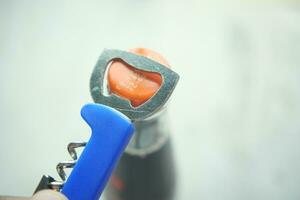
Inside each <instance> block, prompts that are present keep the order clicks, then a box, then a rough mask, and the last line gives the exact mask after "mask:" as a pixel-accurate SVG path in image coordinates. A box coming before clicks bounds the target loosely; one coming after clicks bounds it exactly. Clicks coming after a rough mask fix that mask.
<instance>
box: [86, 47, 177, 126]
mask: <svg viewBox="0 0 300 200" xmlns="http://www.w3.org/2000/svg"><path fill="white" fill-rule="evenodd" d="M114 59H121V60H122V61H123V62H125V63H127V64H128V65H130V66H132V67H134V68H136V69H139V70H143V71H147V72H155V73H158V74H160V75H161V77H162V84H161V86H160V88H159V89H158V91H157V92H156V93H155V94H154V95H153V96H152V97H151V98H150V99H148V100H147V101H146V102H145V103H143V104H142V105H140V106H138V107H133V106H132V105H131V104H130V101H129V100H128V99H124V98H122V97H119V96H117V95H116V94H113V93H111V94H105V91H106V90H107V88H108V87H109V86H108V85H107V81H106V78H107V77H106V72H107V70H108V67H109V64H110V62H111V61H113V60H114ZM178 80H179V75H178V74H177V73H176V72H174V71H172V70H171V69H169V68H167V67H166V66H164V65H162V64H160V63H158V62H156V61H154V60H151V59H149V58H146V57H145V56H140V55H136V54H134V53H130V52H127V51H121V50H115V49H105V50H104V51H103V52H102V54H101V55H100V57H99V59H98V62H97V64H96V66H95V68H94V70H93V73H92V76H91V79H90V92H91V95H92V97H93V99H94V101H95V102H96V103H100V104H104V105H107V106H110V107H112V108H115V109H116V110H118V111H120V112H122V113H123V114H125V115H126V116H127V117H128V118H129V119H131V120H132V121H140V120H143V119H145V118H148V117H150V116H151V115H153V114H154V113H156V112H157V111H159V110H160V109H161V108H162V107H163V105H164V104H165V103H166V102H167V100H168V99H169V97H170V96H171V94H172V92H173V90H174V88H175V86H176V84H177V82H178ZM105 84H106V85H105Z"/></svg>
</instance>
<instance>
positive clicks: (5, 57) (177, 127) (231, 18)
mask: <svg viewBox="0 0 300 200" xmlns="http://www.w3.org/2000/svg"><path fill="white" fill-rule="evenodd" d="M140 46H143V47H147V48H150V49H153V50H156V51H159V52H160V53H162V54H163V55H165V57H166V58H167V59H168V60H169V62H170V63H171V65H172V67H173V69H174V70H175V71H177V72H178V73H179V74H180V75H181V79H180V82H179V84H178V87H177V88H176V91H175V93H174V95H173V98H172V101H171V104H170V106H169V111H170V112H169V115H170V116H169V117H170V120H171V124H170V125H171V129H172V138H173V142H174V146H175V154H176V159H177V170H178V178H179V180H178V192H177V198H176V199H179V200H187V199H205V200H219V199H220V200H221V199H222V200H225V199H228V200H240V199H243V200H247V199H249V200H250V199H256V200H266V199H271V200H276V199H282V200H285V199H289V200H291V199H299V198H300V190H299V185H300V174H299V173H300V172H299V169H300V154H299V150H300V147H299V141H300V135H299V134H300V123H299V121H300V104H299V100H300V87H299V85H300V78H299V77H300V7H299V5H298V4H297V3H295V2H294V3H291V2H290V3H284V4H283V3H274V2H273V1H272V2H269V3H261V2H260V1H257V2H251V3H250V2H247V3H246V2H244V3H237V2H235V3H234V2H229V1H223V2H218V3H217V2H215V3H210V4H208V3H205V2H203V1H198V0H189V1H176V0H107V1H104V0H102V1H99V0H98V1H81V2H80V1H58V0H57V1H34V0H28V1H25V0H24V1H22V0H19V1H17V0H12V1H3V0H1V1H0V97H1V98H0V112H1V114H0V134H1V137H0V194H2V195H30V194H31V193H32V192H33V190H34V189H35V187H36V185H37V183H38V181H39V179H40V177H41V175H42V174H50V175H55V176H56V172H55V165H56V163H57V162H58V161H61V160H66V159H69V155H68V154H67V152H66V145H67V143H68V142H70V141H74V140H87V139H88V137H89V134H90V130H89V128H88V127H87V125H86V124H85V123H84V122H83V120H82V119H81V117H80V115H79V111H80V108H81V106H82V105H83V104H85V103H87V102H91V101H92V100H91V98H90V94H89V78H90V74H91V72H92V69H93V67H94V65H95V63H96V60H97V58H98V56H99V55H100V53H101V51H102V50H103V49H104V48H118V49H128V48H132V47H140ZM56 177H57V176H56Z"/></svg>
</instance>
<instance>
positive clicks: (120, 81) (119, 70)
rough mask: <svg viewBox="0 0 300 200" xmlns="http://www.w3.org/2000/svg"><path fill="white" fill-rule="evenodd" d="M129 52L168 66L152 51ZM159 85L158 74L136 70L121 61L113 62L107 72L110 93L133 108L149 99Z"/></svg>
mask: <svg viewBox="0 0 300 200" xmlns="http://www.w3.org/2000/svg"><path fill="white" fill-rule="evenodd" d="M129 51H130V52H132V53H135V54H138V55H142V56H145V57H147V58H150V59H152V60H155V61H156V62H159V63H161V64H163V65H165V66H169V64H168V62H167V61H166V59H165V58H164V57H163V56H162V55H160V54H159V53H157V52H154V51H152V50H149V49H145V48H135V49H131V50H129ZM161 83H162V77H161V75H160V74H158V73H154V72H146V71H142V70H138V69H136V68H134V67H132V66H130V65H128V64H127V63H125V62H123V61H121V60H114V61H113V62H112V63H111V65H110V67H109V70H108V85H109V88H110V92H111V93H114V94H116V95H118V96H120V97H123V98H125V99H128V100H130V102H131V105H132V106H134V107H137V106H139V105H141V104H143V103H144V102H146V101H147V100H148V99H150V98H151V97H152V96H153V95H154V94H155V93H156V91H157V90H158V89H159V88H160V86H161Z"/></svg>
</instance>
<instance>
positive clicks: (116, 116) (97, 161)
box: [62, 104, 134, 200]
mask: <svg viewBox="0 0 300 200" xmlns="http://www.w3.org/2000/svg"><path fill="white" fill-rule="evenodd" d="M81 116H82V117H83V119H84V120H85V121H86V122H87V123H88V124H89V126H90V127H91V129H92V135H91V138H90V140H89V141H88V143H87V145H86V147H85V148H84V150H83V152H82V154H81V156H80V158H79V159H78V161H77V163H76V165H75V167H74V169H73V171H72V173H71V174H70V176H69V178H68V179H67V181H66V183H65V185H64V187H63V189H62V193H63V194H64V195H65V196H66V197H68V199H69V200H98V199H99V198H100V195H101V193H102V191H103V189H104V187H105V185H106V183H107V181H108V179H109V177H110V175H111V174H112V171H113V169H114V167H115V165H116V163H117V161H118V160H119V158H120V156H121V155H122V153H123V151H124V150H125V148H126V146H127V144H128V142H129V140H130V138H131V136H132V134H133V132H134V126H133V124H132V123H131V121H130V120H129V119H128V118H127V117H126V116H125V115H123V114H122V113H120V112H118V111H116V110H114V109H112V108H110V107H107V106H104V105H100V104H87V105H85V106H84V107H83V108H82V109H81Z"/></svg>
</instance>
